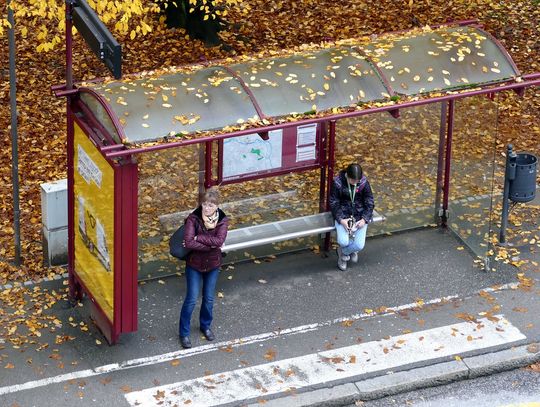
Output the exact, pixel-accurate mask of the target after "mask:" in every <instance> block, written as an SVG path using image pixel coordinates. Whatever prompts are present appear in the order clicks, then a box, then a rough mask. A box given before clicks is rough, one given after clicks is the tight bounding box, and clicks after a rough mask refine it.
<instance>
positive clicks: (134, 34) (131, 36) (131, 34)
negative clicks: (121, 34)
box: [129, 30, 137, 40]
mask: <svg viewBox="0 0 540 407" xmlns="http://www.w3.org/2000/svg"><path fill="white" fill-rule="evenodd" d="M136 35H137V33H136V32H135V30H131V32H130V33H129V38H131V39H132V40H133V39H135V36H136Z"/></svg>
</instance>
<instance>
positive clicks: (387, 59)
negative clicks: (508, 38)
mask: <svg viewBox="0 0 540 407" xmlns="http://www.w3.org/2000/svg"><path fill="white" fill-rule="evenodd" d="M365 51H366V54H367V55H368V56H370V57H371V58H372V59H373V60H374V61H375V62H376V63H377V64H378V66H379V67H380V68H381V69H382V71H383V73H384V75H385V76H387V77H388V79H389V83H390V85H391V86H392V88H393V89H394V90H395V91H396V92H397V93H402V94H405V95H415V94H418V93H426V92H432V91H437V90H443V89H444V90H449V89H453V88H464V87H468V86H471V87H474V86H477V85H480V84H486V83H491V82H501V81H503V80H505V79H510V78H513V77H516V76H519V72H518V71H517V69H515V66H514V65H513V64H512V62H511V60H510V58H509V56H508V54H507V53H506V52H505V51H504V50H503V49H502V48H501V47H500V46H499V45H498V44H497V43H496V42H495V41H494V40H493V38H492V37H491V36H490V35H489V34H488V33H486V32H485V31H483V30H481V29H479V28H475V27H468V26H466V27H442V28H439V29H435V30H433V31H432V30H430V29H429V30H426V31H421V32H419V33H414V32H413V33H410V34H407V35H403V34H393V35H392V34H391V35H385V36H381V37H379V38H378V39H376V40H375V41H373V42H372V43H370V44H369V45H367V46H366V47H365Z"/></svg>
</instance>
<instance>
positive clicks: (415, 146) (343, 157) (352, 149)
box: [336, 104, 441, 236]
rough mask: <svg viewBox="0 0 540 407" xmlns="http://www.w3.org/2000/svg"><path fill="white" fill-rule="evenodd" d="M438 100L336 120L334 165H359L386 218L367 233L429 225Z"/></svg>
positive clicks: (432, 214) (434, 178) (432, 220)
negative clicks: (397, 113)
mask: <svg viewBox="0 0 540 407" xmlns="http://www.w3.org/2000/svg"><path fill="white" fill-rule="evenodd" d="M440 109H441V107H440V104H431V105H424V106H419V107H415V108H410V109H402V110H400V113H401V115H400V117H399V118H397V119H396V118H394V117H392V116H391V115H390V114H389V113H377V114H370V115H366V116H361V117H358V118H351V119H347V120H340V121H338V122H337V135H336V169H337V170H340V169H344V168H346V167H347V165H348V164H350V163H352V162H358V163H360V164H361V165H362V168H363V170H364V173H365V174H366V176H367V177H368V180H369V182H370V184H371V187H372V190H373V194H374V198H375V209H376V210H377V211H378V212H379V213H380V214H381V215H383V216H385V217H386V221H385V222H382V223H378V224H371V225H369V229H368V235H369V236H373V235H378V234H384V233H392V232H397V231H402V230H407V229H412V228H417V227H423V226H428V225H434V223H435V195H436V189H435V186H436V181H437V168H438V148H439V147H438V146H439V128H440Z"/></svg>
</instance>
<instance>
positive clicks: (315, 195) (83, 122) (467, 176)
mask: <svg viewBox="0 0 540 407" xmlns="http://www.w3.org/2000/svg"><path fill="white" fill-rule="evenodd" d="M539 84H540V74H531V75H522V74H521V73H520V72H519V70H518V68H517V67H516V65H515V64H514V62H513V61H512V59H511V57H510V56H509V54H508V53H507V52H506V50H505V49H504V48H503V47H502V45H501V44H500V43H499V42H498V41H497V40H496V39H495V38H493V37H492V36H491V35H490V34H489V33H487V32H486V31H484V30H483V29H482V28H481V27H480V26H479V25H478V24H476V23H475V22H474V21H468V22H462V23H456V24H452V25H445V26H439V27H434V28H429V27H424V28H420V29H415V30H412V31H407V32H399V33H390V34H386V35H381V36H378V37H371V38H360V39H353V40H347V41H342V42H339V43H333V44H331V45H328V46H317V47H315V46H313V47H306V48H302V49H299V50H295V51H294V52H288V51H283V52H280V53H274V54H272V53H268V54H267V55H260V56H258V57H242V58H237V59H231V60H225V61H219V62H215V63H208V64H198V65H190V66H185V67H180V68H170V69H163V70H159V71H154V72H145V73H142V74H138V75H133V76H128V77H124V78H123V79H121V80H104V81H98V82H92V83H79V84H78V85H77V86H76V88H75V89H74V90H66V89H65V87H62V86H58V87H55V89H54V90H55V92H56V94H57V96H69V99H68V197H69V198H68V205H69V213H68V215H69V282H70V293H71V295H72V297H76V298H77V297H79V298H80V297H81V296H82V295H83V294H86V295H87V296H88V297H89V298H90V300H91V304H92V315H93V318H94V320H95V321H96V323H97V325H98V326H99V328H100V329H101V330H102V332H103V333H104V335H105V336H106V338H107V340H108V341H109V343H115V342H117V340H118V338H119V336H120V334H122V333H127V332H134V331H136V330H137V284H138V281H140V280H144V279H146V278H156V277H158V276H162V275H165V274H171V273H175V272H178V271H179V267H181V266H180V264H179V263H178V262H177V261H175V260H174V259H173V258H172V257H170V256H169V254H168V245H167V241H168V238H169V236H170V235H171V234H172V232H173V231H174V229H175V228H177V227H178V226H179V224H180V222H182V221H183V218H184V217H185V216H186V215H187V214H188V213H189V211H190V210H191V209H193V208H194V207H196V205H197V204H198V199H199V194H200V193H201V191H202V190H204V188H207V187H210V186H215V185H219V186H220V189H221V191H222V195H223V197H224V206H226V208H225V210H226V212H227V213H228V214H229V215H230V217H231V221H232V228H233V229H234V228H241V227H243V226H245V225H253V224H265V223H268V222H273V221H276V220H282V219H287V218H293V217H294V218H297V217H299V216H300V217H301V216H310V215H313V214H317V213H321V212H324V211H327V210H328V195H329V189H330V185H331V181H332V179H333V177H334V175H335V173H336V171H337V170H338V169H341V168H343V167H344V166H345V165H346V164H348V163H349V162H352V161H358V162H360V163H362V165H363V167H364V169H365V171H366V173H367V174H368V176H369V178H370V182H371V183H372V186H373V187H374V190H375V193H376V205H377V208H376V209H377V210H379V211H380V213H382V214H383V215H384V216H385V218H386V222H384V223H382V224H380V225H375V226H374V227H373V228H371V227H370V234H371V235H375V234H384V233H392V232H396V231H401V230H407V229H411V228H417V227H435V226H437V225H442V226H443V227H446V226H447V227H449V228H451V229H452V230H453V232H454V233H455V234H456V235H457V236H458V238H459V239H461V240H462V241H463V242H464V244H465V245H466V246H467V248H468V249H469V250H470V251H471V252H472V254H473V255H475V256H477V257H478V258H480V259H484V258H486V259H487V258H489V256H490V255H492V254H493V251H492V250H491V246H492V244H493V241H492V230H493V229H494V225H493V222H492V220H491V218H492V214H493V197H494V196H495V195H496V194H498V193H499V192H500V190H499V189H498V186H495V175H496V174H497V172H496V171H495V169H496V167H497V165H498V163H497V162H496V160H495V159H494V151H495V150H496V148H497V122H498V107H497V106H498V105H497V96H496V95H497V94H498V93H499V92H502V91H508V90H512V91H515V92H517V93H518V94H520V95H522V94H523V92H524V91H525V89H526V88H527V87H530V86H538V85H539ZM453 154H454V157H453V156H452V155H453ZM452 158H454V160H452ZM454 173H455V174H462V175H460V176H459V177H454V178H452V177H451V175H452V174H454ZM451 180H452V181H451ZM451 186H452V188H451ZM318 243H320V242H319V239H318V237H315V238H313V239H310V238H302V239H297V240H296V241H294V242H281V243H279V244H276V245H270V246H269V247H267V248H266V249H264V248H263V249H261V248H259V249H257V250H261V251H259V252H257V251H255V252H245V251H241V252H240V253H230V256H231V258H229V261H231V259H232V260H241V259H249V258H255V257H258V256H261V255H268V254H272V253H279V252H280V251H287V250H293V249H297V248H302V247H303V248H306V247H311V248H315V249H317V250H323V249H324V248H326V249H328V239H327V240H326V247H325V246H324V245H323V244H321V245H318ZM317 250H316V251H317Z"/></svg>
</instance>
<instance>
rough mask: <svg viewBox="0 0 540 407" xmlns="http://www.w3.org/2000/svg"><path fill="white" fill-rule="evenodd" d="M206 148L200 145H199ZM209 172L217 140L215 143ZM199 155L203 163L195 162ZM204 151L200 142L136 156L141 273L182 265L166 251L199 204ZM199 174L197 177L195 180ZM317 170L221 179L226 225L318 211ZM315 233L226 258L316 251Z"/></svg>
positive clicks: (160, 273) (142, 275) (154, 274)
mask: <svg viewBox="0 0 540 407" xmlns="http://www.w3.org/2000/svg"><path fill="white" fill-rule="evenodd" d="M203 149H204V146H203ZM212 151H213V163H214V165H213V172H214V175H215V174H216V170H217V168H216V167H215V163H216V162H217V145H216V143H214V145H213V149H212ZM200 160H202V162H201V164H199V162H200ZM200 169H201V170H202V169H204V156H202V157H201V156H200V152H199V147H198V146H189V147H182V148H180V149H168V150H161V151H157V152H155V153H145V154H142V155H141V156H140V160H139V279H146V278H156V277H160V276H164V275H170V274H173V273H177V272H181V271H183V268H184V266H185V263H184V262H180V261H178V260H176V259H175V258H173V257H171V256H170V255H169V246H168V244H169V243H168V242H169V238H170V236H171V235H172V233H173V232H174V231H175V230H176V229H177V228H178V227H179V226H180V225H181V224H182V223H183V221H184V219H185V218H186V217H187V216H188V215H189V213H191V211H192V210H193V209H195V208H196V207H197V205H198V191H199V182H200V181H201V182H202V181H203V177H204V172H203V171H200ZM199 176H200V177H201V180H200V181H199ZM319 185H320V170H313V171H307V172H301V173H294V174H287V175H282V176H276V177H268V178H262V179H258V180H253V181H243V182H241V183H237V184H229V185H221V186H219V187H218V188H219V191H220V195H221V201H222V203H221V205H220V207H221V208H222V209H223V211H224V212H225V213H226V214H227V215H228V216H229V219H230V230H232V229H235V228H240V227H246V226H251V225H257V224H264V223H269V222H274V221H278V220H285V219H290V218H294V217H298V216H306V215H313V214H316V213H318V212H319V202H320V198H319ZM319 244H320V239H319V237H317V236H315V237H307V238H299V239H294V240H289V241H285V242H279V243H275V244H272V245H266V246H260V247H255V248H250V249H246V250H240V251H236V252H231V253H228V254H227V256H226V257H225V259H224V262H225V263H234V262H237V261H244V260H250V259H254V258H256V257H263V256H272V255H275V254H278V253H283V252H287V251H292V250H298V249H303V248H306V247H311V248H313V250H314V251H316V252H318V251H319Z"/></svg>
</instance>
